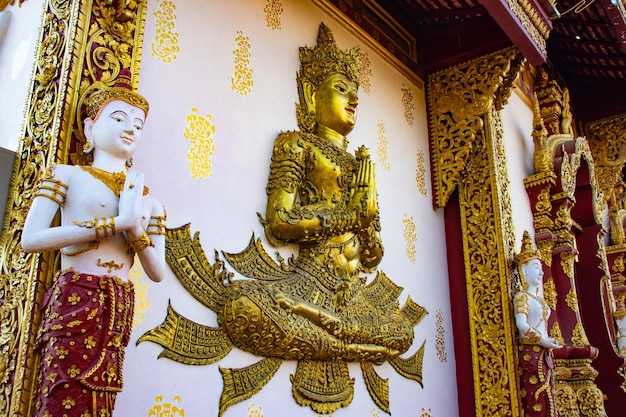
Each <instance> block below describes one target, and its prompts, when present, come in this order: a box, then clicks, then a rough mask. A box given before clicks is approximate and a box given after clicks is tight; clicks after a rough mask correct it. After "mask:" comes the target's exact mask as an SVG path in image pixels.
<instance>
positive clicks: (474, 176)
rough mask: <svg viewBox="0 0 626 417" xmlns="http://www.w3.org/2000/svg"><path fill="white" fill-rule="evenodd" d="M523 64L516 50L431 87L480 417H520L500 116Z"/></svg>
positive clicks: (442, 198) (433, 79) (436, 166)
mask: <svg viewBox="0 0 626 417" xmlns="http://www.w3.org/2000/svg"><path fill="white" fill-rule="evenodd" d="M522 63H523V59H522V57H521V54H520V53H519V51H517V50H516V49H514V48H509V49H505V50H502V51H498V52H495V53H492V54H489V55H486V56H483V57H480V58H477V59H475V60H472V61H469V62H466V63H463V64H459V65H457V66H454V67H452V68H449V69H446V70H443V71H440V72H437V73H435V74H433V75H431V76H430V77H429V79H428V85H427V94H428V104H429V110H430V115H429V116H430V117H429V124H430V130H431V134H430V142H431V150H432V165H433V167H432V169H433V183H434V194H435V197H434V198H435V206H436V207H444V206H445V205H446V204H447V201H448V199H449V197H450V195H451V194H452V193H453V192H454V191H455V190H456V189H458V193H459V203H460V208H461V210H460V216H461V226H462V234H463V236H462V237H463V256H464V264H465V281H466V284H467V305H468V316H469V329H468V330H469V333H470V344H471V357H472V372H473V379H474V397H475V404H474V407H475V410H476V416H479V417H480V416H498V415H501V416H505V415H507V416H513V417H515V416H519V415H520V414H521V404H520V399H519V396H518V391H519V390H518V381H517V373H516V369H517V354H516V344H515V334H514V329H515V326H514V324H513V313H512V305H511V301H510V300H511V283H510V277H511V260H512V259H513V254H514V250H515V248H514V246H515V242H514V240H515V236H514V230H513V225H512V214H511V207H510V200H511V198H510V191H509V179H508V176H507V172H506V156H505V152H504V146H503V144H504V138H503V132H502V126H501V119H500V114H499V112H500V110H501V109H502V108H503V106H504V105H505V104H506V100H507V99H508V97H509V94H510V92H511V85H512V83H513V81H514V80H515V78H516V77H517V74H518V71H519V69H520V67H521V65H522Z"/></svg>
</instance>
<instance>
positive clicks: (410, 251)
mask: <svg viewBox="0 0 626 417" xmlns="http://www.w3.org/2000/svg"><path fill="white" fill-rule="evenodd" d="M402 223H403V224H404V232H403V233H402V234H403V235H404V253H405V254H406V257H407V259H408V260H409V261H410V262H411V263H415V255H416V254H417V251H416V249H415V241H416V240H417V235H416V234H415V220H414V219H413V216H407V214H406V213H404V219H402Z"/></svg>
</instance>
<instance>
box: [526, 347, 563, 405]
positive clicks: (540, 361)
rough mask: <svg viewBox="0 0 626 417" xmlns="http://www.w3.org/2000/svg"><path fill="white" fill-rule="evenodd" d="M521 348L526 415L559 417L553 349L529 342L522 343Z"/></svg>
mask: <svg viewBox="0 0 626 417" xmlns="http://www.w3.org/2000/svg"><path fill="white" fill-rule="evenodd" d="M519 349H520V352H519V361H520V369H519V371H520V373H521V381H520V382H521V385H522V386H521V388H522V400H523V407H524V416H527V417H532V416H537V417H559V413H558V410H557V406H556V399H555V390H556V389H555V378H556V372H555V369H554V360H553V358H552V351H551V350H550V349H547V348H544V347H542V346H539V345H527V344H521V345H520V348H519Z"/></svg>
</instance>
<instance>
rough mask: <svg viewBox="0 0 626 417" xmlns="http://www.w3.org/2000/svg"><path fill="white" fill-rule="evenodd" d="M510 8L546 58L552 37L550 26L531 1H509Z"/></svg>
mask: <svg viewBox="0 0 626 417" xmlns="http://www.w3.org/2000/svg"><path fill="white" fill-rule="evenodd" d="M506 2H507V4H508V5H509V8H510V9H511V11H512V12H513V13H515V15H516V16H517V18H518V19H519V20H520V22H521V24H522V25H523V26H524V28H525V29H526V31H527V32H528V34H529V35H530V37H531V38H532V40H533V41H534V42H535V44H536V45H537V47H538V48H539V49H540V50H541V53H542V54H543V55H544V56H546V55H547V52H546V40H547V39H548V36H549V35H550V29H551V28H550V26H548V23H547V21H546V19H545V18H544V17H543V16H542V15H541V13H540V12H539V11H538V10H537V6H535V3H533V2H532V1H530V0H507V1H506Z"/></svg>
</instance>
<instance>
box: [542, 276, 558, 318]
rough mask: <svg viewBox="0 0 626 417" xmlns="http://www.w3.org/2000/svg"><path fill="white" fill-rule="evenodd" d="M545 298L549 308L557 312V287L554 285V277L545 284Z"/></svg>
mask: <svg viewBox="0 0 626 417" xmlns="http://www.w3.org/2000/svg"><path fill="white" fill-rule="evenodd" d="M543 296H544V299H545V300H546V303H547V304H548V306H549V307H550V308H551V309H552V310H554V311H556V297H557V293H556V286H555V285H554V279H553V278H552V277H550V278H548V279H547V280H546V282H545V283H544V284H543Z"/></svg>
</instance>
